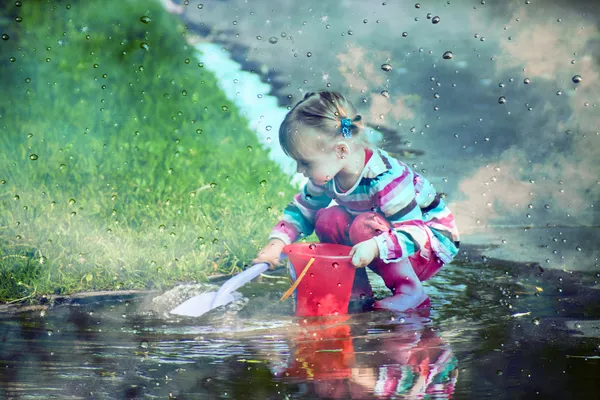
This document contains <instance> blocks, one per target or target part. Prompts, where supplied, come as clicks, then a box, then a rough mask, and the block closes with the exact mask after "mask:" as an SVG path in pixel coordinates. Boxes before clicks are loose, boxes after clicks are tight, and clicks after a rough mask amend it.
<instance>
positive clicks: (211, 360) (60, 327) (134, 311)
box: [0, 260, 600, 399]
mask: <svg viewBox="0 0 600 400" xmlns="http://www.w3.org/2000/svg"><path fill="white" fill-rule="evenodd" d="M517 271H519V272H518V275H517ZM597 279H598V278H597V277H596V276H594V275H591V274H588V275H585V274H567V273H560V272H556V271H543V270H542V269H541V268H540V267H539V266H536V265H534V266H522V265H521V266H519V267H518V268H517V266H515V265H507V264H501V263H496V262H494V260H484V261H479V260H473V261H470V262H468V261H463V262H462V263H460V265H453V266H452V267H449V268H447V269H445V270H443V271H442V272H441V273H440V275H439V276H436V277H434V278H433V279H432V280H431V281H430V282H429V283H428V287H427V289H428V291H429V293H430V294H431V296H432V300H433V301H432V305H433V308H432V310H431V311H430V312H429V313H423V314H421V315H416V314H412V315H401V314H392V313H387V312H367V313H360V314H351V315H349V316H340V317H335V318H332V319H326V320H314V319H299V318H295V317H293V316H292V315H291V312H292V306H291V304H290V303H289V302H286V303H281V302H279V301H278V298H279V296H280V295H281V293H282V292H283V291H284V290H285V288H286V286H285V284H282V283H273V282H278V281H277V280H269V279H265V280H264V281H263V282H261V283H253V284H251V285H249V286H248V287H246V288H245V290H244V291H243V294H244V295H245V296H246V297H248V299H249V301H248V303H247V305H246V306H245V307H244V308H243V309H242V310H241V311H239V312H237V313H229V315H228V314H227V313H224V312H223V311H222V310H217V311H216V312H213V313H212V314H209V315H206V316H205V317H201V318H197V319H193V318H180V317H177V318H174V317H167V316H165V315H164V314H161V313H158V312H156V311H153V310H152V308H151V307H152V304H153V303H152V302H151V301H150V300H151V299H150V298H148V297H139V298H132V299H129V300H125V299H117V300H116V301H114V302H103V303H95V304H94V303H90V304H78V305H70V306H57V307H54V308H50V309H48V310H46V311H45V312H40V311H36V312H29V313H20V314H16V315H8V314H6V315H2V316H0V338H1V341H2V342H1V343H2V345H1V347H0V397H2V398H9V399H10V398H14V399H49V398H60V399H65V398H69V399H134V398H161V399H165V398H170V397H171V398H178V399H191V398H202V399H226V398H231V399H244V398H247V399H292V398H293V399H313V398H354V399H368V398H399V397H402V396H406V397H408V398H410V397H420V398H423V397H424V398H449V397H452V398H486V397H494V398H510V399H518V398H532V397H536V398H563V399H566V398H574V397H580V396H582V395H587V397H586V398H590V397H591V396H593V397H595V396H597V395H598V385H597V377H598V374H599V373H600V362H599V358H600V322H599V321H600V301H599V300H600V294H599V290H598V289H596V288H594V287H597V286H598V284H597V282H596V280H597ZM377 285H378V283H376V286H377ZM376 289H377V293H378V295H379V296H381V295H384V294H385V289H384V288H383V287H381V286H380V285H379V286H377V288H376Z"/></svg>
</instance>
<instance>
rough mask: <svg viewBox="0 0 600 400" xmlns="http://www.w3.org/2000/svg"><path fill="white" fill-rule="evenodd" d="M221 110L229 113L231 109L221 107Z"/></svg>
mask: <svg viewBox="0 0 600 400" xmlns="http://www.w3.org/2000/svg"><path fill="white" fill-rule="evenodd" d="M221 110H223V111H229V107H227V106H222V107H221Z"/></svg>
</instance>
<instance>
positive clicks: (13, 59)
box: [8, 57, 17, 62]
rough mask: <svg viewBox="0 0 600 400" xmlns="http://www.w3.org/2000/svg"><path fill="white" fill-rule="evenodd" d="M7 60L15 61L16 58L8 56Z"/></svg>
mask: <svg viewBox="0 0 600 400" xmlns="http://www.w3.org/2000/svg"><path fill="white" fill-rule="evenodd" d="M8 60H9V61H10V62H15V61H17V59H16V58H14V57H11V58H9V59H8Z"/></svg>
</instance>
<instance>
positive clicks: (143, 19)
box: [140, 15, 152, 24]
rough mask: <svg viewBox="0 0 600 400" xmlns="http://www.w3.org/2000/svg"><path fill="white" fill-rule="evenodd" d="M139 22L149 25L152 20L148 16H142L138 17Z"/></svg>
mask: <svg viewBox="0 0 600 400" xmlns="http://www.w3.org/2000/svg"><path fill="white" fill-rule="evenodd" d="M140 21H142V22H143V23H145V24H149V23H150V22H152V20H151V19H150V17H149V16H147V15H144V16H143V17H140Z"/></svg>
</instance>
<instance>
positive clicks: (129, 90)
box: [0, 0, 294, 302]
mask: <svg viewBox="0 0 600 400" xmlns="http://www.w3.org/2000/svg"><path fill="white" fill-rule="evenodd" d="M17 3H18V2H17ZM23 3H24V4H23V5H21V6H20V7H19V6H17V5H15V2H9V3H7V5H4V6H0V9H2V8H3V9H2V10H1V11H2V15H3V17H2V19H1V20H0V31H2V32H0V33H5V34H6V35H8V38H7V39H6V40H0V84H1V85H2V89H3V96H2V97H1V98H0V132H1V133H0V301H3V302H6V301H14V300H17V299H22V298H30V299H34V298H36V297H37V296H40V295H43V294H49V293H72V292H76V291H87V290H100V289H142V288H164V287H167V286H170V285H173V284H174V283H176V282H178V281H188V280H203V279H206V277H207V276H210V275H212V274H215V273H218V272H224V273H229V272H232V271H235V270H237V269H240V268H242V267H243V265H244V264H245V263H247V262H249V261H250V260H251V259H252V257H253V256H254V255H255V253H256V250H257V249H258V248H259V246H261V245H262V244H263V240H264V239H265V237H266V234H267V233H268V231H269V229H270V228H271V226H272V225H273V224H274V223H275V222H276V219H277V216H278V215H279V213H280V212H281V210H282V209H283V207H284V206H285V203H286V202H287V201H288V199H289V196H291V194H292V193H293V192H294V190H293V189H292V188H291V186H290V185H289V184H288V183H287V182H288V179H287V177H286V176H284V175H283V174H282V173H281V172H280V171H279V170H278V168H277V166H276V165H275V164H274V163H272V162H271V161H269V160H268V159H267V157H266V153H265V152H264V151H263V150H262V149H261V148H260V147H259V145H258V142H257V139H256V136H255V134H254V133H253V132H252V131H250V130H249V129H248V128H247V121H246V120H245V119H244V118H243V116H241V115H240V113H239V111H238V110H237V109H236V107H235V106H234V105H233V104H231V103H230V102H229V101H228V100H227V99H226V98H225V96H224V95H223V93H222V92H221V91H220V90H219V88H218V87H217V84H216V82H215V79H214V77H213V76H211V74H210V73H208V72H207V71H205V69H204V68H203V65H202V64H201V63H199V62H198V61H197V59H195V57H194V56H193V51H192V48H190V47H188V46H186V43H185V38H184V37H185V34H186V32H185V28H184V27H182V26H181V25H180V24H179V22H178V20H177V19H176V18H175V17H173V16H171V15H169V14H167V13H165V12H164V11H163V10H162V9H161V7H160V6H159V5H158V4H157V3H155V2H140V1H127V0H110V1H104V2H90V3H88V2H77V1H71V2H69V4H67V3H66V2H62V3H61V2H50V3H49V2H42V1H38V2H33V1H29V2H23ZM21 18H22V21H20V22H19V19H21ZM3 39H4V38H3Z"/></svg>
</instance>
